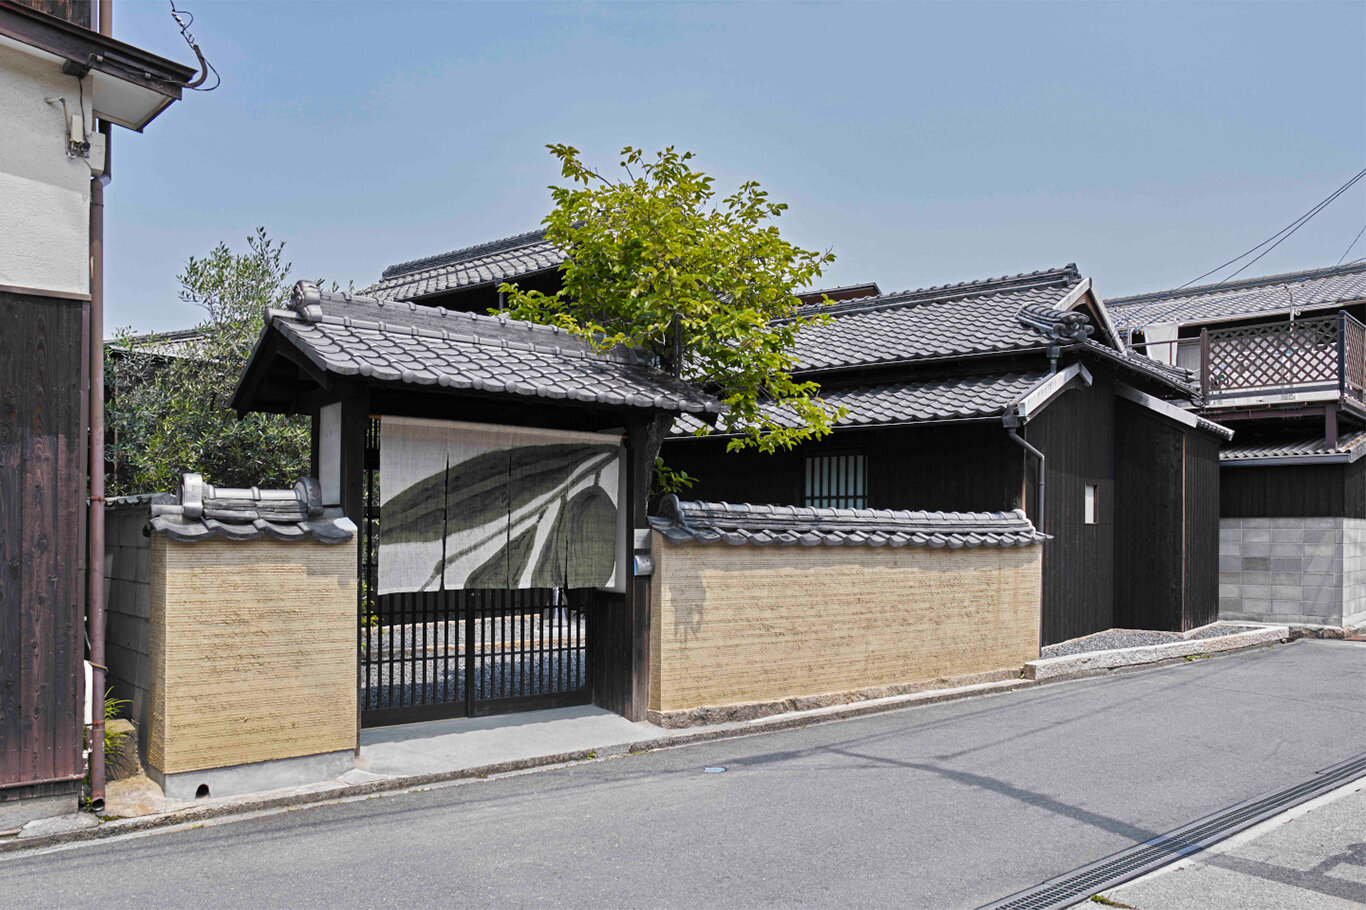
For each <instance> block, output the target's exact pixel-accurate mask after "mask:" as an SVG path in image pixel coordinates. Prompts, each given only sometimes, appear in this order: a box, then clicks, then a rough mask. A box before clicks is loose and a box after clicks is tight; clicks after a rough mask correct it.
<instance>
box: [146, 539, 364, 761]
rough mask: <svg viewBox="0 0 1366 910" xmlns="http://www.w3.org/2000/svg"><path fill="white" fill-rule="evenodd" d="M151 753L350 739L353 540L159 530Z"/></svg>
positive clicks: (321, 748) (165, 757) (324, 748)
mask: <svg viewBox="0 0 1366 910" xmlns="http://www.w3.org/2000/svg"><path fill="white" fill-rule="evenodd" d="M150 576H151V578H150V583H151V591H150V607H151V609H150V613H151V616H150V629H149V643H150V648H149V651H150V664H151V672H150V679H149V686H148V700H149V703H150V705H151V712H150V713H151V720H150V724H149V726H150V728H151V729H150V730H149V737H148V748H147V752H148V764H150V765H151V766H152V767H154V768H156V769H158V770H159V771H161V772H162V773H164V774H174V773H178V772H183V771H196V770H202V769H206V768H216V767H226V766H231V765H240V764H247V763H252V762H261V761H268V760H272V759H280V758H292V757H295V756H303V755H316V754H320V753H326V752H334V751H339V750H343V749H352V748H354V747H355V743H356V658H357V650H356V549H355V544H354V543H348V544H341V545H335V544H321V543H313V542H309V543H302V542H290V543H282V542H279V541H272V540H267V539H261V540H253V541H238V542H231V541H223V540H212V541H204V542H198V543H189V544H185V543H176V542H172V541H168V540H167V539H166V538H165V537H161V536H154V537H153V539H152V552H151V572H150Z"/></svg>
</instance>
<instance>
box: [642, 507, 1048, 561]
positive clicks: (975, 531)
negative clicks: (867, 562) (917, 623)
mask: <svg viewBox="0 0 1366 910" xmlns="http://www.w3.org/2000/svg"><path fill="white" fill-rule="evenodd" d="M659 513H660V514H659V515H657V516H652V517H651V518H650V527H652V528H653V529H654V530H656V531H658V532H659V533H660V534H661V535H662V536H663V537H664V539H665V540H668V541H671V542H674V543H682V542H687V541H696V542H699V543H727V544H731V545H733V546H741V545H746V544H748V545H751V546H789V547H790V546H798V545H800V546H806V547H815V546H827V547H857V546H864V547H907V546H909V547H949V548H952V549H959V548H962V547H969V548H972V547H1026V546H1030V545H1031V544H1035V543H1039V542H1041V541H1044V540H1047V539H1048V537H1047V536H1046V535H1044V534H1040V533H1039V532H1038V531H1036V530H1035V529H1034V525H1033V524H1031V523H1030V521H1029V519H1028V518H1026V517H1025V514H1024V512H1022V511H1020V510H1018V509H1017V510H1015V511H1012V512H910V511H893V510H890V509H811V508H804V507H801V506H771V505H749V504H732V503H725V502H680V501H679V500H678V497H677V496H674V495H669V496H665V497H664V498H663V499H662V500H661V501H660V504H659Z"/></svg>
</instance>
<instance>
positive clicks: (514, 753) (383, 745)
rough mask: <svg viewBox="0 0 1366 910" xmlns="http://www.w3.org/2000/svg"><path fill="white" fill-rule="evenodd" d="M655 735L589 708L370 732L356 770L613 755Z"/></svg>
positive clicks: (395, 771)
mask: <svg viewBox="0 0 1366 910" xmlns="http://www.w3.org/2000/svg"><path fill="white" fill-rule="evenodd" d="M661 732H662V731H661V730H660V728H659V727H656V726H655V725H653V724H647V723H633V722H631V721H629V720H627V719H626V718H624V717H622V716H621V715H620V714H615V713H613V712H611V711H608V710H606V709H603V708H598V707H594V706H592V705H583V706H581V707H576V708H557V709H554V710H549V711H527V712H524V713H521V714H499V715H494V716H492V717H473V718H466V717H462V718H457V719H454V720H440V721H428V722H426V723H418V724H404V725H402V726H397V727H373V728H370V729H367V730H362V731H361V736H360V746H361V752H360V757H359V758H358V759H357V760H356V768H357V769H358V770H359V771H361V772H365V773H366V774H369V775H374V776H375V777H411V776H414V775H421V774H439V773H441V772H443V771H455V770H458V769H461V768H476V767H481V766H484V765H494V764H499V763H502V762H521V761H526V760H528V759H533V758H537V757H540V756H552V755H566V754H571V753H581V752H596V753H597V754H598V755H599V756H605V755H615V754H620V753H622V752H629V751H630V749H631V746H633V745H636V744H637V743H643V742H648V741H650V740H655V739H658V738H659V736H660V734H661ZM353 777H354V775H353Z"/></svg>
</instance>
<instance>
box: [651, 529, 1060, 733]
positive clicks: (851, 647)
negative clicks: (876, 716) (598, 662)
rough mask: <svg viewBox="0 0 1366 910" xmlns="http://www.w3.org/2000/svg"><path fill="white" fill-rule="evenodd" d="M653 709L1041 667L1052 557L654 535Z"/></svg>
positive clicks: (1023, 551)
mask: <svg viewBox="0 0 1366 910" xmlns="http://www.w3.org/2000/svg"><path fill="white" fill-rule="evenodd" d="M654 554H655V574H654V577H653V579H652V598H651V603H652V614H653V615H652V617H651V639H652V644H651V649H650V675H651V685H650V710H651V712H652V713H655V712H671V711H686V710H692V709H698V708H703V707H708V708H710V707H715V706H725V705H737V704H744V703H753V702H768V701H775V700H783V699H790V698H799V697H806V696H816V695H824V694H829V693H843V692H853V691H858V690H866V689H871V688H877V687H889V686H900V685H904V684H910V683H916V682H920V681H926V680H932V679H937V678H949V677H963V676H971V675H974V674H984V673H990V672H992V671H998V670H1002V669H1010V670H1013V671H1015V672H1018V671H1019V669H1020V668H1021V667H1022V666H1023V665H1024V663H1025V662H1026V661H1029V660H1033V659H1035V658H1037V657H1038V656H1039V615H1040V614H1039V611H1040V597H1041V575H1040V566H1041V555H1042V547H1037V546H1035V547H1004V548H1002V547H982V548H978V549H966V548H965V549H957V550H955V549H949V548H943V549H932V548H928V547H890V546H886V547H860V546H848V547H820V546H818V547H802V546H797V547H784V546H766V547H759V546H731V545H729V544H703V543H693V542H688V543H674V542H670V541H668V540H666V539H664V538H663V537H662V535H660V534H658V533H656V534H655V535H654Z"/></svg>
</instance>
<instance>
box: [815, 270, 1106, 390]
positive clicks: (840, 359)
mask: <svg viewBox="0 0 1366 910" xmlns="http://www.w3.org/2000/svg"><path fill="white" fill-rule="evenodd" d="M1081 281H1082V277H1081V274H1080V273H1079V272H1078V271H1077V267H1076V266H1075V265H1068V266H1064V267H1063V268H1060V269H1049V270H1045V271H1039V272H1029V273H1027V274H1022V275H1012V276H1008V277H1005V278H993V279H987V280H983V281H969V282H965V283H963V284H951V285H944V286H943V287H933V288H923V289H921V290H916V291H899V292H897V293H892V294H883V295H882V296H880V297H867V298H862V299H857V300H845V301H840V302H838V303H834V304H831V305H829V306H821V305H819V304H814V305H809V306H804V307H801V308H800V310H799V312H801V313H803V314H815V313H824V314H826V315H829V316H831V317H833V318H832V319H831V321H830V322H829V323H828V324H826V325H821V326H810V327H808V328H804V329H802V331H801V333H800V334H799V335H798V338H797V349H796V356H797V361H798V366H797V369H798V370H799V371H802V372H805V371H815V370H830V369H840V368H845V367H852V366H866V365H870V364H877V363H889V362H899V361H908V360H923V359H926V358H931V357H952V356H955V355H963V354H986V353H995V352H1006V351H1015V350H1023V349H1029V348H1039V347H1043V346H1045V345H1047V344H1048V343H1049V341H1050V339H1049V335H1048V328H1047V327H1046V326H1048V324H1049V323H1050V322H1052V323H1056V322H1057V321H1059V320H1060V319H1061V318H1062V317H1063V315H1064V314H1063V312H1062V311H1060V310H1058V309H1057V307H1056V305H1057V304H1058V303H1059V302H1061V301H1062V300H1063V298H1065V297H1066V296H1067V294H1068V292H1069V291H1071V290H1072V289H1073V288H1075V287H1076V286H1077V285H1078V284H1080V283H1081ZM1072 318H1073V319H1075V318H1076V317H1075V316H1073V317H1072ZM1092 330H1094V327H1092Z"/></svg>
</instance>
